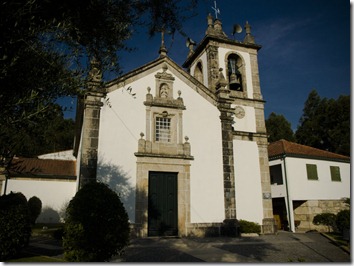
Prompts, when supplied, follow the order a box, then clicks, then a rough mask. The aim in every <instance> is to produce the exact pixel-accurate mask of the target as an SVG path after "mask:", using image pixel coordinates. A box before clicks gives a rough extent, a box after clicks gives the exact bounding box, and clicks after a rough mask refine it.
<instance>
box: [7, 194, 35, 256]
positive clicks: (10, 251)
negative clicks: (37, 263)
mask: <svg viewBox="0 0 354 266" xmlns="http://www.w3.org/2000/svg"><path fill="white" fill-rule="evenodd" d="M30 236H31V224H30V216H29V211H28V206H27V199H26V197H25V196H24V195H23V194H22V193H12V192H11V193H10V194H7V195H2V196H1V197H0V260H1V261H5V260H7V259H9V258H11V257H13V256H15V255H16V254H17V253H18V252H19V251H20V250H21V249H22V248H23V247H25V246H27V245H28V242H29V238H30Z"/></svg>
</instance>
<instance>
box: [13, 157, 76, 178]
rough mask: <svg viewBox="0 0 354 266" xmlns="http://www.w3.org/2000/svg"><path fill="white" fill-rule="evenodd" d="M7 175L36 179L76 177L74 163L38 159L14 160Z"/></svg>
mask: <svg viewBox="0 0 354 266" xmlns="http://www.w3.org/2000/svg"><path fill="white" fill-rule="evenodd" d="M8 171H9V175H10V176H12V177H15V176H28V177H31V176H36V177H40V176H42V177H59V178H60V177H62V178H73V177H76V162H75V161H67V160H50V159H38V158H14V159H13V160H12V162H11V165H10V167H9V168H8Z"/></svg>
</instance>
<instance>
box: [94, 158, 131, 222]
mask: <svg viewBox="0 0 354 266" xmlns="http://www.w3.org/2000/svg"><path fill="white" fill-rule="evenodd" d="M129 179H130V177H129V175H128V174H127V173H126V172H124V170H123V169H122V167H121V166H118V165H114V164H112V163H103V162H98V166H97V180H100V181H102V182H103V183H105V184H107V185H108V186H109V187H110V188H111V189H112V190H114V191H115V192H116V193H117V194H118V196H119V197H120V199H121V201H122V202H123V204H124V207H125V209H126V211H127V213H128V215H129V219H130V220H131V221H134V220H135V219H134V218H135V187H133V186H132V184H131V183H130V182H129Z"/></svg>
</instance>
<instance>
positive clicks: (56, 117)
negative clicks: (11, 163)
mask: <svg viewBox="0 0 354 266" xmlns="http://www.w3.org/2000/svg"><path fill="white" fill-rule="evenodd" d="M50 110H51V111H49V110H48V111H47V112H46V114H45V117H42V116H40V115H38V116H34V117H32V118H31V119H30V120H24V121H21V122H20V123H14V124H8V126H7V127H6V128H1V127H0V136H1V137H0V139H1V141H3V143H2V148H3V149H7V150H10V151H12V152H13V153H14V154H15V155H21V156H24V157H33V156H37V155H40V154H44V153H50V152H55V151H60V150H69V149H72V147H73V141H74V129H75V122H74V121H73V120H72V119H64V117H63V113H62V111H61V108H60V106H58V105H54V104H51V105H50ZM3 154H4V152H3Z"/></svg>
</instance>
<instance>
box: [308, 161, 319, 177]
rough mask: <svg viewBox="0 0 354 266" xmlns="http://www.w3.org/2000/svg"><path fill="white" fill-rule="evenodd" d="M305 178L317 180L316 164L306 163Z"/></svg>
mask: <svg viewBox="0 0 354 266" xmlns="http://www.w3.org/2000/svg"><path fill="white" fill-rule="evenodd" d="M306 170H307V179H308V180H318V174H317V165H315V164H306Z"/></svg>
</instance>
